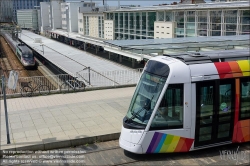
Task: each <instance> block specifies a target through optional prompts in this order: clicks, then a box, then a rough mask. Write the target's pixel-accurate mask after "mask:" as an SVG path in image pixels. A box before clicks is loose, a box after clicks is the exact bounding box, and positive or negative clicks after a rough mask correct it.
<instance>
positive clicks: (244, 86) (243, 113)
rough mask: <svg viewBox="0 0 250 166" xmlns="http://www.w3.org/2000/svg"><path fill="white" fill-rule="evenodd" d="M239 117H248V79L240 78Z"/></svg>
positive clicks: (249, 95)
mask: <svg viewBox="0 0 250 166" xmlns="http://www.w3.org/2000/svg"><path fill="white" fill-rule="evenodd" d="M240 91H241V97H240V119H249V118H250V80H249V79H241V84H240Z"/></svg>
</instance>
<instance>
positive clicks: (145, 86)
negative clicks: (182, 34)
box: [127, 61, 169, 125]
mask: <svg viewBox="0 0 250 166" xmlns="http://www.w3.org/2000/svg"><path fill="white" fill-rule="evenodd" d="M168 74H169V67H168V65H166V64H164V63H161V62H157V61H149V62H148V63H147V66H146V67H145V70H144V72H143V73H142V76H141V79H140V81H139V83H138V86H137V88H136V90H135V93H134V96H133V98H132V101H131V103H130V107H129V110H128V112H127V119H129V120H130V121H133V122H136V123H138V124H141V125H146V124H147V123H148V120H149V119H150V116H151V114H152V112H153V110H154V108H155V105H156V102H157V100H158V98H159V96H160V94H161V92H162V89H163V87H164V85H165V83H166V80H167V77H168Z"/></svg>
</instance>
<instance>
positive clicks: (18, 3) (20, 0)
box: [12, 0, 50, 21]
mask: <svg viewBox="0 0 250 166" xmlns="http://www.w3.org/2000/svg"><path fill="white" fill-rule="evenodd" d="M12 1H13V19H14V20H15V21H16V16H17V13H16V10H20V9H35V6H40V2H50V0H12Z"/></svg>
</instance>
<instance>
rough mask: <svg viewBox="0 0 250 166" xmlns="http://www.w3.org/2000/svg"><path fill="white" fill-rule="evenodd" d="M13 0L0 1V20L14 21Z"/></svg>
mask: <svg viewBox="0 0 250 166" xmlns="http://www.w3.org/2000/svg"><path fill="white" fill-rule="evenodd" d="M12 11H13V2H12V0H4V1H2V0H1V1H0V22H12V17H13V12H12Z"/></svg>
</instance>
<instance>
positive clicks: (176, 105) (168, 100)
mask: <svg viewBox="0 0 250 166" xmlns="http://www.w3.org/2000/svg"><path fill="white" fill-rule="evenodd" d="M182 127H183V84H170V85H168V88H167V90H166V92H165V94H164V96H163V98H162V100H161V103H160V106H159V108H158V110H157V112H156V114H155V117H154V119H153V121H152V124H151V126H150V130H154V129H174V128H182Z"/></svg>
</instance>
